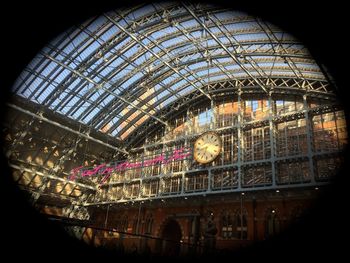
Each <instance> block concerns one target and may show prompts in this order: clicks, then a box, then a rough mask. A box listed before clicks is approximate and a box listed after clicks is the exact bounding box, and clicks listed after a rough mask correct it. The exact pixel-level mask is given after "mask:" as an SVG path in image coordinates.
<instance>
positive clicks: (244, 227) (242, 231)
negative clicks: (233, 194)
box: [235, 213, 248, 239]
mask: <svg viewBox="0 0 350 263" xmlns="http://www.w3.org/2000/svg"><path fill="white" fill-rule="evenodd" d="M235 217H236V222H237V224H236V226H237V227H236V231H237V238H238V239H247V238H248V224H247V216H246V214H245V213H236V214H235Z"/></svg>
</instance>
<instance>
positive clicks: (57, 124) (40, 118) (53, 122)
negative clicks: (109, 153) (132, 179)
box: [7, 103, 129, 154]
mask: <svg viewBox="0 0 350 263" xmlns="http://www.w3.org/2000/svg"><path fill="white" fill-rule="evenodd" d="M7 105H8V106H9V107H11V108H13V109H15V110H18V111H20V112H23V113H25V114H27V115H30V116H33V117H35V118H37V119H39V120H42V121H45V122H47V123H50V124H52V125H55V126H57V127H60V128H62V129H64V130H67V131H70V132H72V133H74V134H77V135H79V136H81V137H84V138H85V139H88V140H91V141H94V142H97V143H99V144H102V145H104V146H107V147H108V148H111V149H113V150H116V151H118V152H122V153H124V154H129V153H128V152H127V151H126V150H124V149H120V148H118V147H115V146H113V145H110V144H108V143H105V142H103V141H100V140H98V139H96V138H94V137H91V136H89V135H87V134H84V133H81V132H78V131H76V130H73V129H71V128H69V127H67V126H64V125H62V124H60V123H58V122H55V121H52V120H49V119H47V118H45V117H44V116H41V115H38V114H36V113H33V112H31V111H28V110H25V109H22V108H21V107H19V106H17V105H14V104H10V103H7Z"/></svg>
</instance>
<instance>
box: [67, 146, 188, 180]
mask: <svg viewBox="0 0 350 263" xmlns="http://www.w3.org/2000/svg"><path fill="white" fill-rule="evenodd" d="M190 155H192V149H190V148H185V147H182V148H179V149H176V150H174V151H173V152H171V153H170V154H169V153H165V152H164V153H162V154H160V155H158V156H156V157H154V158H152V159H145V160H143V161H141V162H129V161H125V162H121V163H110V164H106V163H104V164H100V165H97V166H96V167H93V168H90V167H84V166H79V167H76V168H74V169H72V170H71V173H70V176H69V179H70V180H75V179H76V178H77V177H89V176H93V175H103V176H104V177H103V178H102V180H101V182H100V184H103V183H104V182H105V181H106V180H107V179H108V178H109V177H110V176H111V174H112V173H113V172H121V171H125V170H127V169H135V168H143V167H148V166H153V165H159V164H167V163H169V162H171V161H178V160H183V159H185V158H186V157H188V156H190Z"/></svg>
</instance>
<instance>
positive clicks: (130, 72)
mask: <svg viewBox="0 0 350 263" xmlns="http://www.w3.org/2000/svg"><path fill="white" fill-rule="evenodd" d="M229 12H232V11H231V10H228V9H224V8H220V7H219V8H218V7H215V6H211V5H203V4H196V5H178V4H174V3H171V2H169V3H159V4H153V5H139V6H136V7H133V8H129V9H123V10H116V11H112V12H109V13H107V14H105V15H103V16H101V17H96V18H92V19H90V20H89V21H87V22H85V23H84V24H82V25H80V26H77V27H74V28H71V29H70V30H68V31H67V32H66V33H65V34H63V35H61V36H59V37H58V38H57V39H55V40H54V41H53V42H52V43H51V44H49V45H48V46H47V47H45V48H44V49H43V50H42V52H41V54H40V55H41V56H39V57H37V58H35V59H34V60H33V62H32V63H31V64H30V65H28V68H27V69H26V70H25V71H24V73H23V74H22V76H21V79H19V80H18V81H17V83H16V85H15V87H14V89H13V91H14V93H16V94H18V95H20V96H22V97H25V98H27V99H29V100H32V101H35V102H37V103H39V104H43V105H45V107H47V108H49V109H51V110H53V111H57V112H58V113H60V114H62V115H64V116H65V117H68V118H71V119H74V120H76V121H78V122H82V123H84V124H87V125H88V126H90V127H91V128H93V129H96V130H103V132H105V133H106V134H108V135H110V136H115V137H120V136H121V135H122V134H123V133H124V132H125V131H127V130H128V129H130V127H133V128H134V131H135V132H136V130H138V129H140V128H141V127H142V125H143V124H144V123H145V122H149V121H150V118H151V119H152V118H153V119H154V120H155V121H158V123H163V124H164V125H166V122H165V120H166V117H167V116H168V115H164V112H165V111H164V110H165V109H164V108H166V109H168V107H170V106H171V105H173V104H174V103H176V101H178V102H180V101H183V98H184V97H186V96H192V95H193V94H197V92H196V91H198V92H200V93H201V94H202V96H207V97H208V99H210V92H209V90H208V89H206V87H207V86H210V85H211V86H212V85H213V83H214V82H227V81H240V80H241V79H244V78H246V79H250V80H252V81H254V82H255V83H256V85H257V86H260V88H261V89H262V90H263V91H265V92H268V91H269V89H268V86H269V85H267V84H266V83H265V82H264V80H265V79H268V78H281V79H283V78H293V79H298V80H300V81H306V82H308V81H309V82H312V81H316V82H317V81H319V82H322V83H323V82H324V81H326V76H324V75H323V73H322V71H321V69H320V68H319V67H318V65H317V63H316V62H315V60H313V59H312V58H311V57H310V54H309V53H308V51H307V50H306V48H305V47H303V46H302V45H301V44H300V43H299V41H298V40H296V39H294V38H293V37H291V36H290V35H288V34H286V33H285V32H283V31H281V30H280V29H278V28H277V27H275V26H273V25H270V24H267V23H264V22H262V21H260V20H258V19H255V18H253V17H250V16H248V15H246V14H243V13H238V12H232V13H230V14H231V15H228V14H229ZM179 38H181V39H180V41H178V40H177V39H179ZM151 55H152V56H151ZM150 56H151V57H150ZM205 71H208V73H207V74H206V72H205ZM211 78H215V81H214V82H213V81H212V80H211ZM182 82H184V83H182ZM190 87H191V88H192V89H190ZM310 87H311V90H312V85H310ZM276 88H278V86H276ZM299 88H301V87H299ZM307 92H308V91H307ZM322 92H324V93H327V92H330V90H329V89H324V90H323V91H322ZM191 93H193V94H191ZM197 97H198V96H197ZM172 98H173V99H172ZM169 100H173V101H172V102H170V103H168V104H167V105H164V103H165V102H166V101H168V102H169ZM140 120H143V121H140ZM126 143H127V144H128V143H129V140H127V142H126Z"/></svg>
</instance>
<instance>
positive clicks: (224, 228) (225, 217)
mask: <svg viewBox="0 0 350 263" xmlns="http://www.w3.org/2000/svg"><path fill="white" fill-rule="evenodd" d="M233 223H234V220H233V218H232V215H230V213H229V212H227V211H225V212H223V214H222V217H221V236H222V238H225V239H230V238H233V237H234V228H235V226H234V225H233Z"/></svg>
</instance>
